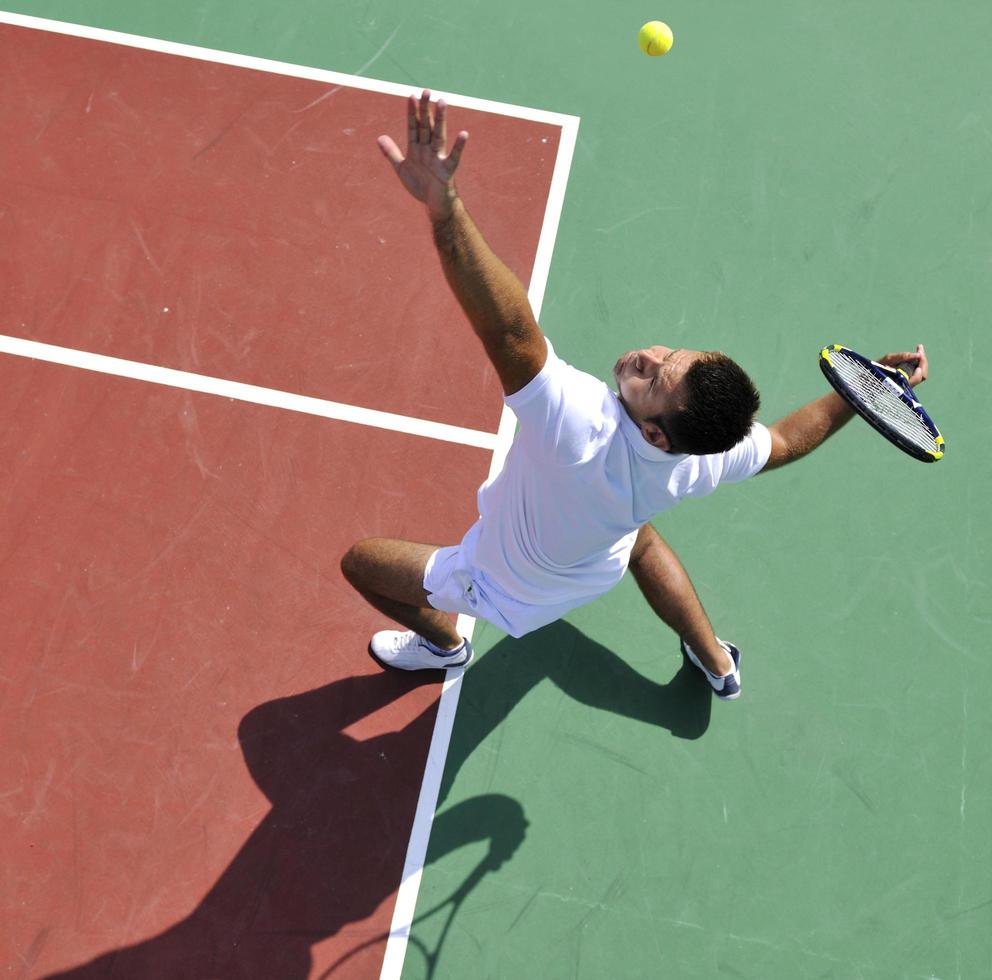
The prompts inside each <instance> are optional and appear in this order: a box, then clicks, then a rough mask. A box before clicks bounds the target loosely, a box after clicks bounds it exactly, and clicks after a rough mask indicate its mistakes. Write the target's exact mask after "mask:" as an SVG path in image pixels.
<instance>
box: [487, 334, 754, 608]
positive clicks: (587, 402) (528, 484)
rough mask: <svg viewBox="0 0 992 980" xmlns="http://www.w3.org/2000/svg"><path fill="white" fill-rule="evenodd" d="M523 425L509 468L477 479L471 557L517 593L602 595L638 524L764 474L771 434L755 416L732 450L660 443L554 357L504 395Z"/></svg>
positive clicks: (557, 597) (617, 573)
mask: <svg viewBox="0 0 992 980" xmlns="http://www.w3.org/2000/svg"><path fill="white" fill-rule="evenodd" d="M505 401H506V404H507V405H508V406H509V407H510V409H511V410H512V411H513V413H514V414H515V415H516V416H517V420H518V422H519V429H518V431H517V435H516V438H515V439H514V442H513V445H512V446H511V448H510V452H509V454H508V455H507V457H506V462H505V464H504V466H503V469H502V470H501V471H500V472H499V473H498V474H497V475H496V476H495V477H494V478H493V479H492V480H489V481H487V482H486V483H484V484H483V485H482V486H481V487H480V488H479V494H478V504H479V514H480V515H481V517H480V521H479V524H478V525H477V526H476V528H474V531H475V532H476V534H477V537H476V541H475V549H474V550H475V553H474V557H473V564H474V565H475V567H476V568H478V569H479V570H480V571H482V572H483V573H484V574H485V577H486V579H487V580H488V581H489V583H491V584H492V585H494V586H495V587H496V588H497V589H499V590H500V591H501V592H503V593H505V594H506V595H507V596H509V597H511V598H513V599H516V600H518V601H519V602H525V603H534V604H538V605H547V604H554V603H560V602H568V601H570V600H572V599H581V598H589V599H591V598H594V597H595V596H598V595H602V594H603V593H604V592H606V591H608V590H609V589H611V588H612V587H613V586H614V585H616V583H617V582H618V581H619V580H620V579H621V577H622V576H623V573H624V571H625V570H626V568H627V562H628V560H629V558H630V550H631V548H632V547H633V545H634V540H635V539H636V537H637V531H638V529H639V528H640V527H641V525H643V524H645V523H647V522H648V521H650V520H651V518H653V517H654V516H655V515H656V514H658V513H660V512H661V511H664V510H667V509H668V508H669V507H674V506H675V504H677V503H678V502H679V501H680V500H682V499H683V498H684V497H703V496H706V494H708V493H712V492H713V490H715V489H716V487H717V484H719V483H729V482H734V481H737V480H743V479H746V478H747V477H749V476H753V475H754V474H755V473H757V472H759V471H760V470H761V469H762V467H763V466H764V465H765V463H766V462H767V461H768V457H769V455H770V453H771V436H770V435H769V433H768V430H767V429H766V428H765V427H764V426H763V425H761V424H760V423H758V422H756V423H755V424H754V426H753V427H752V429H751V431H750V433H749V434H748V435H747V437H746V438H745V439H744V440H743V441H741V442H740V443H738V444H737V445H736V446H734V448H733V449H731V450H730V451H729V452H725V453H715V454H713V455H707V456H692V455H686V454H683V453H666V452H664V451H662V450H660V449H658V448H656V447H655V446H652V445H651V444H650V443H649V442H647V440H645V438H644V436H643V435H642V434H641V431H640V429H639V428H638V427H637V425H636V424H635V423H634V422H633V420H632V419H631V418H630V416H629V415H628V414H627V412H626V409H625V408H624V407H623V405H622V404H621V403H620V400H619V398H618V397H617V395H616V394H615V393H614V392H612V391H611V390H610V389H609V388H608V387H607V386H606V385H605V384H604V383H603V382H602V381H600V380H599V379H598V378H594V377H593V376H592V375H589V374H585V373H584V372H582V371H579V370H577V369H576V368H573V367H572V366H571V365H569V364H566V363H565V362H564V361H562V360H561V359H560V358H559V357H558V356H557V355H556V354H555V352H554V348H553V347H552V346H551V342H550V341H548V359H547V362H546V363H545V365H544V367H543V368H542V370H541V372H540V374H538V375H537V377H535V378H533V379H532V380H531V381H530V382H529V383H528V384H527V385H526V387H524V388H522V389H521V390H520V391H518V392H515V393H514V394H512V395H508V396H507V397H506V398H505Z"/></svg>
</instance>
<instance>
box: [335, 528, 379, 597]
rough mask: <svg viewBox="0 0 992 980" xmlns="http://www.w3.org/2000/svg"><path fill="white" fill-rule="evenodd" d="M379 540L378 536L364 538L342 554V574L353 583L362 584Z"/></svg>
mask: <svg viewBox="0 0 992 980" xmlns="http://www.w3.org/2000/svg"><path fill="white" fill-rule="evenodd" d="M378 540H379V539H378V538H362V540H361V541H356V542H355V543H354V544H353V545H352V546H351V547H350V548H349V549H348V550H347V551H346V552H345V553H344V554H343V555H342V556H341V574H342V575H344V577H345V578H346V579H347V580H348V581H349V582H351V584H352V585H358V584H360V583H361V582H362V580H363V579H364V577H365V575H366V574H367V572H368V570H369V566H370V561H371V559H372V556H373V555H374V554H375V550H376V548H375V543H376V542H377V541H378Z"/></svg>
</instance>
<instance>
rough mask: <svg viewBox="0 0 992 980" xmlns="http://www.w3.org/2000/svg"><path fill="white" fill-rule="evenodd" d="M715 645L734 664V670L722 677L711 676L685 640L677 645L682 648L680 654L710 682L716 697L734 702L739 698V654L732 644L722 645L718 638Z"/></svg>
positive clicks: (722, 642)
mask: <svg viewBox="0 0 992 980" xmlns="http://www.w3.org/2000/svg"><path fill="white" fill-rule="evenodd" d="M716 639H717V643H719V644H720V646H722V647H723V649H724V650H726V651H727V653H729V654H730V659H731V660H733V662H734V669H733V670H732V671H731V672H730V673H729V674H724V675H723V676H722V677H718V676H717V675H716V674H711V673H710V672H709V671H708V670H707V669H706V668H705V667H704V666H703V665H702V664H701V663H700V662H699V658H698V657H697V656H696V655H695V654H694V653H693V652H692V649H691V647H690V646H689V644H688V643H686V642H685V640H680V641H679V644H680V646H681V647H682V652H683V653H684V654H685V655H686V656H687V657H688V658H689V660H690V661H692V663H693V664H695V665H696V666H697V667H698V668H699V669H700V670H701V671H702V672H703V674H704V675H705V677H706V679H707V680H708V681H709V682H710V687H712V688H713V691H714V692H715V694H716V696H717V697H718V698H720V699H721V700H722V701H736V700H737V699H738V698H739V697H740V696H741V652H740V650H738V649H737V647H735V646H734V645H733V643H724V641H723V640H721V639H720V637H717V638H716Z"/></svg>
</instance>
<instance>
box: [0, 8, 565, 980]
mask: <svg viewBox="0 0 992 980" xmlns="http://www.w3.org/2000/svg"><path fill="white" fill-rule="evenodd" d="M0 23H6V24H12V25H16V26H20V27H29V28H35V29H38V30H46V31H51V32H54V33H60V34H69V35H72V36H75V37H84V38H89V39H91V40H96V41H105V42H108V43H111V44H122V45H126V46H128V47H134V48H142V49H145V50H148V51H158V52H161V53H163V54H174V55H179V56H180V57H186V58H197V59H200V60H203V61H212V62H216V63H219V64H226V65H232V66H235V67H240V68H248V69H252V70H255V71H266V72H272V73H274V74H278V75H289V76H294V77H297V78H309V79H313V80H315V81H323V82H327V83H328V84H330V85H337V86H342V87H345V86H346V87H351V88H358V89H363V90H365V91H369V92H379V93H382V94H385V95H396V96H401V97H406V96H407V95H409V94H410V92H411V91H413V90H415V89H417V88H419V87H420V86H412V85H400V84H397V83H394V82H386V81H379V80H376V79H367V78H359V77H356V76H353V75H346V74H342V73H340V72H333V71H325V70H323V69H318V68H308V67H304V66H301V65H289V64H285V63H283V62H277V61H269V60H266V59H263V58H254V57H250V56H247V55H239V54H233V53H230V52H226V51H215V50H211V49H207V48H200V47H194V46H192V45H187V44H178V43H175V42H172V41H160V40H157V39H153V38H144V37H137V36H136V35H131V34H121V33H118V32H116V31H108V30H103V29H101V28H96V27H85V26H82V25H78V24H68V23H63V22H61V21H53V20H46V19H43V18H40V17H30V16H27V15H23V14H14V13H7V12H4V11H0ZM373 60H374V59H373ZM332 91H333V90H332ZM433 92H434V96H435V97H436V98H444V100H445V101H446V102H447V103H448V104H449V105H451V106H455V107H458V108H463V109H474V110H478V111H481V112H492V113H497V114H500V115H505V116H512V117H513V118H516V119H524V120H528V121H530V122H538V123H546V124H548V125H552V126H559V127H561V139H560V142H559V146H558V157H557V159H556V161H555V170H554V174H553V176H552V180H551V187H550V191H549V194H548V202H547V206H546V208H545V212H544V223H543V226H542V229H541V237H540V240H539V242H538V248H537V253H536V255H535V259H534V268H533V270H532V272H531V281H530V287H529V289H528V296H529V298H530V303H531V306H532V307H533V309H534V313H535V315H536V316H537V317H540V314H541V305H542V303H543V300H544V291H545V288H546V287H547V281H548V273H549V272H550V268H551V256H552V252H553V250H554V243H555V239H556V237H557V235H558V224H559V221H560V219H561V212H562V207H563V205H564V200H565V187H566V185H567V183H568V175H569V172H570V170H571V166H572V158H573V156H574V153H575V142H576V138H577V136H578V131H579V118H578V116H571V115H565V114H563V113H555V112H546V111H544V110H541V109H533V108H529V107H526V106H515V105H509V104H507V103H500V102H492V101H490V100H488V99H477V98H472V97H469V96H463V95H458V94H457V93H449V92H442V91H439V90H433ZM328 94H331V92H329V93H328ZM6 344H14V345H16V346H18V347H22V348H23V345H34V347H35V348H37V349H40V348H46V349H48V350H49V351H51V352H54V351H64V350H65V348H52V347H50V345H46V344H38V345H35V344H34V342H32V341H20V340H17V339H16V338H10V337H2V335H0V349H3V350H7V347H6V346H5V345H6ZM8 352H9V353H22V354H24V349H21V350H17V351H13V350H10V351H8ZM71 353H72V354H73V355H75V356H78V357H82V358H86V359H87V360H89V361H90V365H82V364H79V365H76V366H90V369H91V370H102V369H103V368H96V367H93V366H91V365H92V364H95V363H96V361H97V360H99V361H101V362H115V363H116V364H118V365H129V366H132V367H134V368H135V369H136V370H140V371H141V372H149V375H146V374H144V373H142V374H138V373H135V374H128V375H126V376H127V377H134V378H139V379H141V380H149V381H155V382H157V383H159V384H173V383H174V381H173V380H164V379H165V378H167V377H169V378H175V379H176V380H178V379H179V378H180V377H181V378H183V379H198V378H202V376H199V375H189V374H186V373H185V372H181V371H172V370H170V369H167V368H153V367H150V366H149V365H137V364H135V362H125V361H119V360H118V359H117V358H104V357H102V355H96V354H91V355H84V354H82V352H79V351H75V352H71ZM24 356H37V355H36V354H24ZM52 359H54V358H52ZM58 363H65V362H64V361H58ZM110 373H117V372H114V371H111V372H110ZM150 375H154V376H150ZM203 380H204V381H209V382H210V383H211V384H216V385H232V386H234V387H235V388H236V389H238V390H239V391H243V392H244V393H245V394H248V393H249V392H254V393H265V395H266V397H268V396H275V395H278V396H279V397H280V398H281V399H290V400H292V401H293V402H294V404H293V405H292V406H290V405H287V404H279V405H278V406H277V407H292V408H293V409H294V410H296V411H305V410H308V409H307V408H303V407H300V406H303V405H306V406H308V407H309V409H311V410H312V411H311V414H323V415H325V417H330V418H346V416H345V415H344V414H341V415H337V414H325V413H327V412H330V411H331V410H332V409H331V406H333V411H335V412H337V411H340V412H342V413H344V412H348V413H356V414H358V413H360V414H361V416H362V417H361V418H358V417H351V416H350V415H349V416H348V417H347V418H346V420H347V421H356V422H361V423H362V424H366V425H379V424H382V423H384V422H385V423H388V424H386V425H385V427H386V428H392V429H395V430H399V431H409V432H413V433H414V434H417V435H429V436H430V437H431V438H435V439H446V440H447V441H451V442H463V443H464V444H467V445H477V446H480V447H483V448H487V449H492V450H493V458H492V462H491V464H490V469H489V475H490V477H492V476H494V475H495V474H496V473H498V472H499V470H500V469H502V466H503V462H504V460H505V459H506V454H507V452H508V451H509V448H510V444H511V442H512V441H513V433H514V429H515V425H516V422H515V419H514V416H513V413H512V412H510V410H509V409H507V408H505V407H504V409H503V414H502V417H501V418H500V424H499V431H498V432H497V434H496V435H495V436H493V435H492V434H491V433H479V432H473V431H472V430H467V429H461V430H459V429H457V428H456V427H454V426H442V425H440V424H438V423H430V422H426V423H420V422H419V421H418V420H415V419H406V418H405V417H404V416H393V415H388V414H387V413H384V412H372V411H370V410H364V409H353V408H351V407H350V406H344V405H339V404H337V403H334V402H323V401H321V400H320V399H315V398H305V397H304V396H299V395H288V394H286V393H284V392H272V391H271V390H269V389H262V388H255V387H254V386H252V385H240V384H237V383H236V382H223V381H220V380H218V379H203ZM178 386H179V387H186V386H187V385H186V384H180V385H178ZM194 390H198V391H202V390H206V389H204V388H194ZM213 393H217V394H221V393H225V394H226V393H228V392H220V391H215V392H213ZM229 397H239V396H238V395H235V394H230V395H229ZM245 400H248V401H254V400H256V399H254V398H246V399H245ZM258 404H272V402H270V401H258ZM318 408H319V409H320V410H319V411H318V410H316V409H318ZM373 418H378V419H379V420H380V421H371V419H373ZM401 423H406V424H409V425H411V426H414V425H416V426H417V427H418V428H417V431H414V429H413V428H412V427H411V428H409V429H401V428H400V424H401ZM421 426H424V427H430V429H431V431H430V432H427V431H423V430H422V429H421V428H420V427H421ZM456 435H457V436H458V438H454V436H456ZM468 438H471V439H473V440H476V439H477V440H478V441H471V442H469V441H466V440H467V439H468ZM457 627H458V630H459V632H461V633H462V634H463V635H464V636H467V637H469V638H471V636H472V633H473V631H474V628H475V620H474V619H472V618H470V617H467V616H459V617H458V623H457ZM463 674H464V671H463V670H452V671H450V672H449V673H448V676H447V678H446V680H445V683H444V685H443V687H442V689H441V698H440V702H439V704H438V711H437V717H436V720H435V722H434V732H433V734H432V736H431V745H430V749H429V752H428V756H427V764H426V766H425V771H424V780H423V783H422V784H421V788H420V796H419V798H418V801H417V810H416V814H415V816H414V821H413V827H412V830H411V835H410V843H409V846H408V848H407V854H406V860H405V862H404V866H403V877H402V881H401V883H400V887H399V891H398V893H397V896H396V905H395V908H394V911H393V917H392V922H391V924H390V932H389V940H388V942H387V944H386V952H385V956H384V959H383V964H382V971H381V973H380V980H400V975H401V973H402V972H403V961H404V959H405V957H406V949H407V942H408V939H409V935H410V929H411V927H412V924H413V918H414V912H415V910H416V905H417V896H418V893H419V890H420V882H421V879H422V877H423V870H424V860H425V858H426V855H427V844H428V841H429V839H430V832H431V824H432V822H433V819H434V811H435V809H436V807H437V798H438V793H439V790H440V786H441V777H442V774H443V773H444V764H445V760H446V758H447V754H448V746H449V744H450V741H451V732H452V728H453V726H454V720H455V712H456V709H457V707H458V696H459V693H460V690H461V681H462V675H463Z"/></svg>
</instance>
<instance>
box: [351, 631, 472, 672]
mask: <svg viewBox="0 0 992 980" xmlns="http://www.w3.org/2000/svg"><path fill="white" fill-rule="evenodd" d="M369 653H370V654H372V657H373V658H374V659H375V660H376V661H377V662H378V663H379V664H381V665H382V666H383V667H393V668H394V669H397V670H447V669H448V668H449V667H467V666H468V665H469V663H470V662H471V660H472V656H473V651H472V644H471V643H469V642H468V640H465V641H463V643H462V645H461V646H460V647H459V648H458V649H457V650H456V651H454V652H453V653H451V654H450V655H448V656H444V655H443V654H440V653H435V652H434V651H433V650H432V649H431V648H430V647H429V646H428V645H427V641H426V640H425V639H424V638H423V637H422V636H421V635H420V634H419V633H414V632H413V631H412V630H408V631H407V632H401V631H400V630H380V631H379V632H378V633H376V634H375V636H373V637H372V642H371V643H369Z"/></svg>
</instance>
